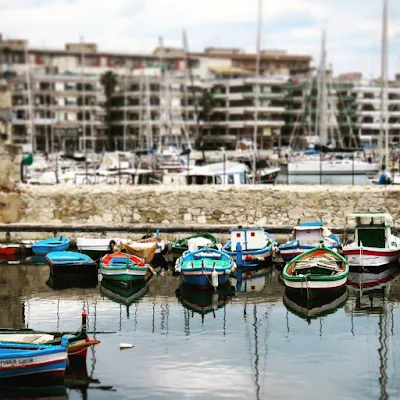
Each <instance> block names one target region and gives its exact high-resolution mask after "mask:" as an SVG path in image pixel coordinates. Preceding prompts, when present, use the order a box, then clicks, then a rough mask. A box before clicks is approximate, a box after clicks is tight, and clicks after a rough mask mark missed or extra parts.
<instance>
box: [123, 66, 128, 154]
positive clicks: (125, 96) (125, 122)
mask: <svg viewBox="0 0 400 400" xmlns="http://www.w3.org/2000/svg"><path fill="white" fill-rule="evenodd" d="M127 100H128V70H127V68H126V71H125V74H124V130H123V150H124V151H126V136H127V129H128V126H127V122H128V121H127V118H128V116H127V112H128V110H127V107H128V102H127Z"/></svg>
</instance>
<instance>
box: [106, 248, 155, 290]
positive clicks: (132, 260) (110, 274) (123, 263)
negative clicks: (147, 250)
mask: <svg viewBox="0 0 400 400" xmlns="http://www.w3.org/2000/svg"><path fill="white" fill-rule="evenodd" d="M148 269H149V266H148V264H146V263H145V261H144V260H143V259H141V258H139V257H137V256H134V255H132V254H126V253H121V252H119V253H113V254H107V255H106V256H104V257H103V258H102V259H101V261H100V271H101V274H102V276H103V279H105V280H110V281H116V282H119V283H120V284H121V285H124V286H125V285H129V284H131V283H132V282H134V281H138V280H143V279H145V276H146V273H147V271H148Z"/></svg>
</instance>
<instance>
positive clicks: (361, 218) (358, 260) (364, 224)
mask: <svg viewBox="0 0 400 400" xmlns="http://www.w3.org/2000/svg"><path fill="white" fill-rule="evenodd" d="M352 217H353V218H355V219H356V226H355V231H354V242H353V243H351V244H349V245H347V246H344V247H343V254H344V256H345V257H346V258H347V260H348V262H349V264H350V265H360V266H365V267H379V266H381V265H385V264H389V263H391V262H394V261H397V260H398V258H399V256H400V238H398V237H397V236H395V235H393V234H392V231H391V228H392V226H393V220H392V217H391V216H390V214H388V213H384V212H360V213H353V214H352Z"/></svg>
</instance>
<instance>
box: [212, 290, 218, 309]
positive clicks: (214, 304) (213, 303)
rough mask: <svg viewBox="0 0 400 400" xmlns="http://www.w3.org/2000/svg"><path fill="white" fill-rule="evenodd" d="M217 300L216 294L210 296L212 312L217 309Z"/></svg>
mask: <svg viewBox="0 0 400 400" xmlns="http://www.w3.org/2000/svg"><path fill="white" fill-rule="evenodd" d="M218 299H219V296H218V293H217V292H214V293H213V295H212V301H211V306H212V308H213V310H216V309H217V308H218Z"/></svg>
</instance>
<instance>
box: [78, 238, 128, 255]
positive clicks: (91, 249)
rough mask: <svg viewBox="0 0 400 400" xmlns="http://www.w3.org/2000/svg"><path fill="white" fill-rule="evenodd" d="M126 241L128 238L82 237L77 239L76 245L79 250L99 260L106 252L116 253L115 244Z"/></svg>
mask: <svg viewBox="0 0 400 400" xmlns="http://www.w3.org/2000/svg"><path fill="white" fill-rule="evenodd" d="M126 242H128V240H127V239H119V238H102V239H90V238H84V237H81V238H78V239H77V240H76V247H77V248H78V251H80V252H82V253H85V254H87V255H88V256H89V257H91V258H92V259H93V260H98V259H99V258H101V257H103V256H104V255H105V254H110V253H114V252H115V246H119V245H120V244H121V243H126Z"/></svg>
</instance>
